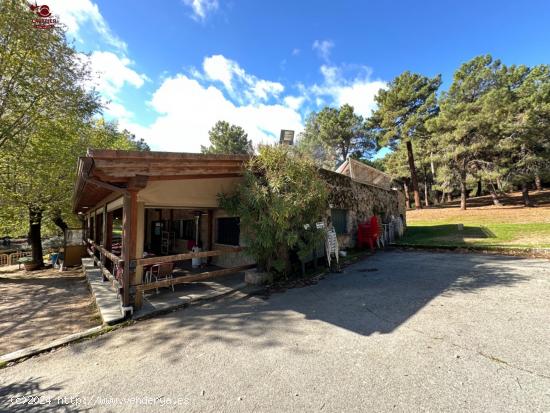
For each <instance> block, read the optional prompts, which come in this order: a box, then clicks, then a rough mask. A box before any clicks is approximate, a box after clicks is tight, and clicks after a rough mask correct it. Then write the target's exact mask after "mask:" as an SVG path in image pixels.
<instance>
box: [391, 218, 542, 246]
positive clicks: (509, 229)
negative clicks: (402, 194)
mask: <svg viewBox="0 0 550 413" xmlns="http://www.w3.org/2000/svg"><path fill="white" fill-rule="evenodd" d="M442 221H443V220H442ZM399 243H400V244H407V245H422V246H433V247H437V246H448V247H506V248H550V224H549V223H513V224H507V223H493V222H475V221H472V220H468V223H466V224H465V225H464V230H462V231H459V229H458V225H457V224H456V223H453V224H451V223H442V222H440V221H439V222H433V221H415V222H413V223H410V224H409V226H408V228H407V231H406V233H405V236H404V237H403V238H402V239H401V240H400V241H399Z"/></svg>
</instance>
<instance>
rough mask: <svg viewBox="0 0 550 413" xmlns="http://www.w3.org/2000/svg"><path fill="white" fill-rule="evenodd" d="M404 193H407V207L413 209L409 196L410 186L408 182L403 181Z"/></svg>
mask: <svg viewBox="0 0 550 413" xmlns="http://www.w3.org/2000/svg"><path fill="white" fill-rule="evenodd" d="M403 192H405V207H406V208H407V209H411V197H410V195H409V186H408V185H407V181H403Z"/></svg>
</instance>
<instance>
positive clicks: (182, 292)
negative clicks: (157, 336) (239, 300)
mask: <svg viewBox="0 0 550 413" xmlns="http://www.w3.org/2000/svg"><path fill="white" fill-rule="evenodd" d="M246 159H247V158H246V157H244V156H240V155H201V154H180V153H178V154H176V153H159V152H156V153H140V152H122V151H120V152H119V151H89V153H88V156H87V157H85V158H81V159H80V162H79V182H77V190H76V191H75V193H76V194H77V196H76V198H75V212H79V213H80V215H81V216H82V217H83V224H84V229H85V231H84V232H85V233H86V237H85V238H86V239H85V240H84V243H85V244H86V247H87V253H88V254H89V256H90V257H91V258H92V260H93V262H94V265H96V266H97V267H98V268H99V270H100V272H101V274H102V276H103V278H104V280H105V281H106V282H107V281H108V282H110V284H111V286H112V289H113V291H115V292H116V294H118V296H119V298H120V302H121V309H122V312H123V313H135V315H136V316H143V314H147V313H148V312H151V311H158V310H162V309H164V308H167V307H172V306H174V305H176V306H178V305H186V304H187V303H189V302H192V301H194V300H196V299H199V298H204V297H210V296H215V295H220V294H226V293H228V292H229V291H234V290H235V289H236V288H240V287H244V274H243V271H244V270H247V269H250V268H253V267H254V266H255V263H254V262H253V260H251V259H250V258H248V257H247V256H246V255H244V252H243V246H242V245H241V237H240V226H239V217H234V216H228V215H227V214H226V213H225V211H223V210H222V209H220V208H219V206H218V194H219V193H222V192H229V191H232V190H233V189H234V188H235V187H236V185H237V184H238V183H239V181H240V179H241V175H242V164H243V162H244V161H245V160H246ZM87 165H89V166H87ZM79 185H80V188H81V189H80V190H79Z"/></svg>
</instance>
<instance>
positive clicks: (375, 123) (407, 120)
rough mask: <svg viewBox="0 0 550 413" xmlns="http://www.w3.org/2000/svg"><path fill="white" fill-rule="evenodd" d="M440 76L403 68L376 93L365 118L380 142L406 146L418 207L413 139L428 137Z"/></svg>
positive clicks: (418, 197) (394, 147)
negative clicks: (422, 73) (375, 107)
mask: <svg viewBox="0 0 550 413" xmlns="http://www.w3.org/2000/svg"><path fill="white" fill-rule="evenodd" d="M440 84H441V77H440V76H436V77H434V78H432V79H430V78H428V77H426V76H422V75H419V74H416V73H411V72H408V71H407V72H404V73H402V74H401V75H399V76H397V77H396V78H395V79H394V80H393V81H392V82H390V84H389V85H388V88H387V89H380V91H379V92H378V94H377V95H376V97H375V101H376V103H377V105H378V108H377V109H376V110H375V111H374V112H373V114H372V116H371V117H370V119H369V120H368V128H369V130H370V131H372V134H373V135H374V136H375V137H376V139H377V142H378V144H379V145H380V146H389V147H390V148H392V149H393V150H396V149H398V148H399V147H400V146H405V147H406V149H407V160H408V164H409V173H410V177H411V183H412V189H413V192H414V200H415V207H416V208H420V207H421V202H420V191H419V187H418V177H417V173H416V165H415V160H414V150H413V142H414V141H417V140H421V139H427V135H428V134H427V132H426V127H425V123H426V121H427V120H428V119H430V118H432V117H434V116H436V115H437V111H438V107H437V99H436V92H437V89H438V88H439V86H440Z"/></svg>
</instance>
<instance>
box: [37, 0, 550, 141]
mask: <svg viewBox="0 0 550 413" xmlns="http://www.w3.org/2000/svg"><path fill="white" fill-rule="evenodd" d="M48 4H49V5H50V8H51V10H52V12H53V13H54V14H58V15H59V19H60V20H61V22H62V23H64V24H65V25H66V26H67V29H68V36H69V38H71V39H74V42H75V46H76V47H77V49H78V50H80V51H82V52H84V53H88V54H90V61H91V65H92V69H93V72H94V75H95V76H96V77H97V79H96V80H95V81H94V85H95V86H96V87H97V88H98V90H99V91H100V92H101V93H102V95H103V97H104V99H105V102H106V105H107V107H106V111H105V115H106V116H107V117H108V118H111V119H117V120H118V121H119V123H120V124H121V126H123V127H126V128H128V129H129V130H131V131H132V132H134V133H136V135H137V136H138V137H143V138H145V139H146V140H147V141H148V143H149V144H150V145H151V147H152V148H153V149H157V150H174V151H189V152H195V151H199V150H200V145H201V144H203V145H205V144H207V143H208V136H207V132H208V129H210V127H211V126H212V125H213V124H214V123H215V121H216V120H218V119H224V120H228V121H230V122H232V123H236V124H239V125H241V126H243V127H244V128H245V130H246V131H247V132H248V134H249V136H250V137H251V138H252V139H253V140H254V142H256V143H258V142H272V141H273V140H274V138H275V136H278V133H279V130H280V129H295V130H296V131H297V132H298V131H299V130H300V129H301V128H302V126H303V123H304V120H305V118H306V116H307V115H308V113H310V112H311V111H312V110H319V109H320V108H322V107H323V106H325V105H331V106H338V105H341V104H343V103H350V104H352V105H354V107H355V108H356V110H357V111H358V112H360V113H361V114H362V115H364V116H368V115H369V113H370V111H371V110H372V109H373V108H374V101H373V98H374V96H375V94H376V92H377V91H378V90H379V89H380V88H381V87H384V85H385V83H386V82H388V81H390V80H391V79H392V78H393V77H395V76H396V75H398V74H399V73H401V72H403V71H404V70H411V71H415V72H419V73H422V74H425V75H428V76H434V75H436V74H438V73H441V74H442V76H443V81H444V83H443V88H446V87H448V85H449V84H450V82H451V81H452V74H453V71H454V70H455V69H456V68H457V67H458V66H459V65H460V64H461V63H463V62H465V61H466V60H468V59H470V58H472V57H474V56H476V55H479V54H484V53H491V54H492V55H493V56H494V57H497V58H500V59H502V60H503V62H504V63H506V64H527V65H535V64H540V63H549V62H550V24H549V22H550V2H549V1H542V0H540V1H536V0H533V1H528V0H527V1H522V2H521V1H508V0H501V1H493V0H487V1H481V0H478V1H445V0H440V1H377V2H374V1H338V2H329V1H304V0H300V1H296V0H294V1H276V2H275V1H258V0H255V1H253V0H246V1H236V0H233V1H223V0H165V1H163V2H152V1H129V0H116V1H112V0H110V1H107V0H97V1H95V2H94V1H92V0H51V1H49V2H48Z"/></svg>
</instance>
